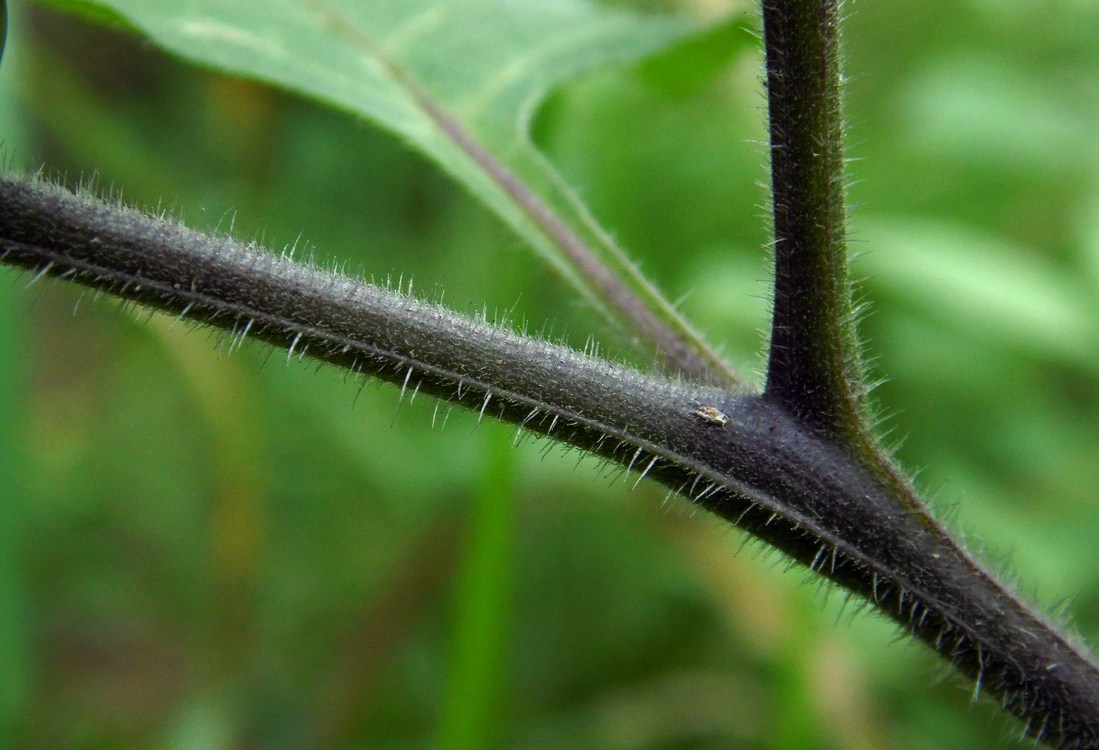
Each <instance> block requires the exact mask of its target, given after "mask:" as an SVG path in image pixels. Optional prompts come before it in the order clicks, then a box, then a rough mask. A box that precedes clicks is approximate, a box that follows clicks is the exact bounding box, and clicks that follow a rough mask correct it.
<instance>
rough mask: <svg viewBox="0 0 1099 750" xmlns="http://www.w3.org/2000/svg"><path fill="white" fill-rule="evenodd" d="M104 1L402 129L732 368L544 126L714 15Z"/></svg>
mask: <svg viewBox="0 0 1099 750" xmlns="http://www.w3.org/2000/svg"><path fill="white" fill-rule="evenodd" d="M68 1H69V2H71V0H68ZM87 2H92V0H87ZM84 4H85V0H81V5H84ZM94 4H95V5H97V6H98V7H100V8H103V9H107V10H110V11H112V12H114V13H117V14H118V15H120V16H122V17H123V18H125V19H126V21H127V22H128V23H130V24H132V25H133V26H134V27H135V28H137V29H138V30H139V31H140V32H141V33H143V34H144V35H146V36H148V38H149V39H151V40H152V41H153V42H155V43H156V44H158V45H160V46H161V47H163V48H165V49H166V50H168V51H170V52H172V53H174V54H176V55H178V56H180V57H183V58H186V59H189V60H192V61H194V62H196V63H199V64H201V65H205V66H209V67H212V68H215V69H218V70H221V71H225V72H228V73H232V74H236V75H241V76H246V77H249V78H255V79H258V80H261V81H265V82H268V83H271V84H273V85H276V86H281V87H284V88H287V89H289V90H292V91H295V92H298V93H300V94H303V95H305V96H309V97H313V98H316V99H318V100H321V101H323V102H326V103H328V104H331V105H333V106H335V107H338V108H342V109H345V110H347V111H348V112H351V113H354V114H356V115H359V116H361V117H364V118H366V119H369V120H371V121H372V122H374V123H376V124H377V125H379V126H381V127H383V128H386V129H388V130H390V131H392V132H393V133H395V134H397V135H398V136H400V137H401V138H403V139H404V140H405V141H407V142H408V143H409V144H410V145H411V146H412V147H414V148H415V149H417V150H419V151H420V152H422V153H423V154H425V155H426V156H428V157H429V158H431V159H432V160H433V161H435V162H436V163H438V164H439V165H440V166H441V167H442V168H443V169H444V170H446V171H447V172H448V173H449V174H450V175H451V176H453V177H454V178H455V179H456V180H457V181H458V182H459V183H461V184H462V185H463V186H465V187H466V188H467V189H468V190H469V191H470V192H472V193H473V194H474V195H476V196H477V197H478V198H479V199H480V200H481V201H483V202H484V203H485V205H487V206H488V207H489V208H490V209H491V210H492V211H494V212H495V213H496V214H497V215H498V216H500V217H501V218H502V219H503V220H504V221H505V222H506V223H507V224H508V225H510V226H511V227H512V228H513V229H514V230H515V231H516V232H517V233H518V234H519V235H520V236H522V237H523V238H524V239H525V240H526V241H527V242H528V243H529V245H530V246H531V247H532V248H533V249H534V250H536V251H537V252H538V253H539V254H540V255H542V256H543V257H544V258H545V259H546V260H548V261H549V262H550V263H551V264H552V265H553V266H554V267H555V268H556V269H557V270H558V271H559V272H560V273H561V274H562V275H563V276H564V277H565V278H567V279H568V280H569V281H570V282H572V283H573V284H574V285H575V286H576V287H577V288H578V289H579V290H580V291H581V292H582V293H583V294H584V296H585V297H586V298H587V299H588V300H589V301H590V302H592V303H593V304H594V305H595V306H596V307H598V308H599V309H601V310H602V311H603V312H604V313H606V314H607V315H608V317H610V319H611V320H612V321H615V322H617V323H618V324H619V325H620V326H622V327H624V328H626V329H627V330H632V332H634V333H637V332H639V331H638V329H639V328H642V329H643V328H644V327H645V326H644V325H643V324H641V325H639V324H638V323H637V320H638V318H637V316H636V315H631V314H630V313H629V312H628V311H625V310H624V309H623V308H624V306H623V305H616V303H615V302H613V301H611V302H608V298H609V297H613V295H609V294H608V293H607V291H606V289H603V288H600V285H599V282H598V280H597V277H598V276H599V269H598V267H596V270H595V272H594V273H592V271H591V268H590V266H591V264H588V265H589V269H588V270H586V271H585V270H584V269H583V268H581V266H583V265H584V263H585V261H584V260H583V259H579V260H578V258H577V254H576V253H575V252H572V251H570V250H568V249H567V248H568V245H569V242H568V239H567V237H566V235H569V236H571V237H573V238H574V239H576V240H579V244H580V245H585V246H587V247H588V248H590V250H591V251H592V252H593V253H594V256H595V258H596V259H598V261H599V263H601V264H602V265H603V266H604V267H607V268H609V269H610V270H611V271H612V272H613V274H614V275H615V276H617V277H618V278H619V279H621V280H622V281H623V282H624V283H625V285H626V287H627V288H629V289H630V290H632V292H633V293H634V295H635V296H636V297H638V298H639V299H640V300H641V306H643V307H644V308H645V309H647V310H648V311H649V313H650V314H651V315H653V316H655V318H656V320H658V321H661V322H662V323H663V324H664V325H665V326H666V327H667V328H669V329H670V330H671V331H673V332H674V335H675V336H678V338H679V340H681V341H685V342H688V343H687V346H688V348H691V349H693V350H695V351H696V352H701V353H702V355H701V358H702V359H703V360H704V361H706V362H707V363H708V366H709V367H710V368H711V369H713V370H718V371H726V372H728V368H727V367H726V366H725V365H724V364H723V363H721V362H720V360H719V359H718V358H717V357H716V355H713V354H711V353H709V350H708V349H707V347H706V346H705V345H704V344H703V343H702V341H701V339H700V338H699V337H697V336H696V335H695V334H694V333H693V332H692V331H691V330H690V329H689V328H688V326H687V324H686V323H685V322H684V321H682V320H681V319H680V318H679V316H678V314H677V313H676V312H675V311H674V310H673V309H672V307H671V305H670V304H669V303H668V302H667V301H666V300H664V299H663V297H662V296H661V295H660V294H659V293H658V292H657V291H656V290H655V289H654V288H653V287H652V286H651V285H650V284H648V283H647V282H646V281H645V279H644V278H643V277H642V276H641V275H640V273H639V272H638V271H637V270H636V269H635V268H634V267H633V265H632V264H631V263H630V262H629V260H628V259H626V257H625V256H624V255H623V254H622V252H621V251H620V250H619V249H618V248H617V247H616V246H615V245H614V243H613V241H612V240H611V239H610V238H609V236H608V235H607V233H606V232H604V231H603V230H601V229H600V228H599V227H598V226H597V225H596V223H595V221H594V219H593V218H592V217H591V216H590V215H589V213H588V212H587V210H586V209H585V208H584V206H583V205H582V203H581V202H580V201H579V200H578V199H577V198H576V196H575V195H574V194H573V193H572V192H571V191H570V190H569V188H568V187H567V186H565V185H564V183H563V181H562V180H561V178H560V177H559V176H558V174H557V173H556V171H555V170H554V169H553V168H552V166H550V165H549V164H548V162H547V161H546V160H545V159H544V158H543V157H542V155H541V154H540V153H539V152H538V151H537V150H536V149H535V148H534V146H533V144H532V143H531V141H530V139H529V137H528V132H529V127H530V122H531V118H532V116H533V113H534V111H535V108H536V105H537V103H538V102H539V101H541V99H542V98H543V97H544V96H545V94H546V93H547V92H548V91H549V90H550V89H552V88H553V87H554V86H557V85H559V84H560V83H561V82H562V81H564V80H566V79H568V78H570V77H574V76H576V75H578V74H580V73H582V72H584V71H587V70H590V69H592V68H595V67H597V66H601V65H608V64H612V63H622V62H628V61H635V60H638V59H640V58H643V57H645V56H648V55H651V54H653V53H655V52H657V51H659V50H662V49H665V48H668V47H669V46H670V45H672V44H674V43H676V42H677V41H679V40H682V39H685V38H687V37H689V35H691V34H692V33H696V32H699V31H702V30H704V29H705V28H706V25H705V24H704V23H702V22H700V21H696V20H689V19H686V18H679V17H675V16H670V15H665V14H658V13H641V12H638V11H635V10H630V9H627V8H621V7H606V6H600V5H597V4H594V3H592V2H590V1H589V0H553V1H552V2H526V1H520V0H462V1H461V2H441V1H440V0H371V2H353V1H352V0H253V2H240V1H239V0H192V2H187V3H150V2H148V1H147V0H94ZM182 105H183V103H181V106H182ZM348 158H349V159H354V158H360V157H359V156H358V155H356V154H348ZM525 191H529V193H527V192H525ZM524 195H526V196H528V197H533V200H534V203H536V204H538V205H539V206H541V208H542V209H543V210H544V209H548V212H545V213H543V212H540V210H539V208H538V206H535V205H532V203H531V201H530V200H527V199H526V198H525V197H524ZM628 307H629V305H626V306H625V308H628ZM616 308H617V309H616ZM640 332H641V333H642V335H643V337H644V336H646V335H647V334H646V332H645V331H640ZM649 338H650V343H652V342H655V341H658V338H653V337H652V336H649ZM665 348H666V349H667V347H665ZM729 376H730V377H732V376H731V374H730V375H729Z"/></svg>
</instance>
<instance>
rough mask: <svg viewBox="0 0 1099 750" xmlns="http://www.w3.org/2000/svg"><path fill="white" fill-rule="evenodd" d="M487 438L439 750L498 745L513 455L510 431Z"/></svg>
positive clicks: (500, 429) (497, 429)
mask: <svg viewBox="0 0 1099 750" xmlns="http://www.w3.org/2000/svg"><path fill="white" fill-rule="evenodd" d="M482 430H483V432H482V436H481V437H482V439H483V440H486V441H487V443H488V444H487V446H486V451H485V467H484V473H483V476H482V479H481V487H480V491H479V492H478V493H477V496H476V497H475V498H474V502H473V507H472V508H471V509H470V517H469V527H468V530H467V534H466V541H465V551H464V555H463V560H462V568H461V571H460V572H459V575H458V579H457V587H456V589H457V590H456V597H455V600H456V610H455V614H454V633H453V636H452V637H451V644H452V646H451V656H450V669H449V674H448V676H447V685H446V700H445V703H444V708H443V716H442V722H441V727H440V731H439V742H438V747H439V749H440V750H478V748H484V749H485V750H488V749H489V748H493V747H499V746H500V741H501V739H502V738H501V737H500V736H499V734H500V722H501V719H502V718H503V712H504V702H505V697H504V680H505V677H506V674H505V668H506V665H507V663H508V660H507V655H508V647H509V645H510V644H509V639H508V631H509V629H510V624H511V621H512V617H513V614H512V609H513V604H512V577H513V573H512V571H513V570H514V567H515V562H514V558H515V506H516V504H515V500H516V493H515V478H514V473H515V451H514V450H512V430H510V429H507V428H505V427H504V426H503V425H492V426H491V429H489V428H488V427H487V426H485V427H482Z"/></svg>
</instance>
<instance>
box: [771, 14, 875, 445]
mask: <svg viewBox="0 0 1099 750" xmlns="http://www.w3.org/2000/svg"><path fill="white" fill-rule="evenodd" d="M838 24H839V10H838V2H837V0H765V2H764V4H763V34H764V41H765V45H766V53H767V92H768V105H769V107H768V108H769V116H770V131H771V182H772V195H773V203H774V231H775V295H774V313H773V320H772V329H771V351H770V360H769V365H768V373H767V390H766V392H767V395H768V396H770V397H772V398H774V399H775V400H777V401H778V402H780V403H781V404H782V405H783V406H785V407H786V408H787V409H788V410H789V411H791V412H792V413H793V414H794V416H795V417H797V418H798V419H799V420H800V421H802V422H803V423H805V424H807V425H809V426H810V427H813V428H815V429H818V430H820V431H822V432H824V433H826V434H828V435H831V436H833V437H835V438H838V439H841V440H846V439H849V438H851V437H852V436H853V435H854V434H856V433H857V431H858V426H859V424H860V410H861V401H862V393H861V391H862V386H861V372H860V368H859V364H858V347H857V343H856V340H855V335H854V324H853V320H852V318H853V314H852V305H851V295H850V285H849V282H848V279H847V260H846V236H845V229H844V224H845V219H846V215H845V209H844V200H843V192H844V188H843V164H844V160H843V145H842V141H843V126H842V122H841V115H840V90H839V87H840V73H839V38H838V36H839V35H838Z"/></svg>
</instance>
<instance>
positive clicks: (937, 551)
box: [0, 176, 1099, 748]
mask: <svg viewBox="0 0 1099 750" xmlns="http://www.w3.org/2000/svg"><path fill="white" fill-rule="evenodd" d="M0 260H2V261H3V262H5V263H7V264H9V265H13V266H17V267H20V268H24V269H29V270H30V271H31V272H32V273H33V274H34V276H33V277H32V281H34V280H37V279H39V278H43V277H56V278H65V279H69V280H71V281H73V282H75V283H78V284H83V285H85V286H89V287H92V288H94V289H96V290H97V291H103V292H107V293H110V294H113V295H116V296H119V297H122V298H123V299H127V300H132V301H134V302H138V303H141V304H144V305H148V306H151V307H154V308H157V309H160V310H163V311H166V312H168V313H170V314H173V315H176V316H179V317H182V318H186V319H189V320H193V321H196V322H201V323H205V324H209V325H212V326H216V327H219V328H221V329H223V330H225V331H227V332H228V335H229V337H230V348H232V346H234V345H236V344H237V343H239V341H240V340H242V339H243V338H244V337H246V336H247V337H253V338H259V339H262V340H264V341H267V342H269V343H271V344H273V345H276V346H280V347H283V348H285V349H287V350H288V352H289V355H290V356H293V355H298V356H310V357H315V358H318V359H320V360H323V361H326V362H330V363H332V364H335V365H338V366H341V367H344V368H347V369H349V370H351V371H353V372H356V373H362V374H364V375H369V376H372V377H378V378H381V379H384V380H387V381H389V382H391V383H394V384H395V385H397V386H398V387H399V388H400V389H401V393H402V396H404V395H411V396H414V395H415V394H417V393H420V392H422V393H426V394H431V395H434V396H437V397H440V398H443V399H446V400H448V401H451V402H453V403H458V404H461V405H462V406H465V407H468V408H470V409H472V410H474V411H477V412H479V413H480V414H481V415H482V416H484V415H487V416H491V417H494V418H497V419H501V420H504V421H507V422H511V423H513V424H516V425H518V426H519V427H520V428H521V429H526V430H529V431H531V432H535V433H539V434H542V435H548V436H550V437H552V438H553V439H555V440H559V441H561V442H564V443H568V444H570V445H574V446H577V447H579V448H581V449H583V450H587V451H591V452H593V453H595V454H597V455H600V456H603V457H604V458H606V459H608V460H609V461H612V462H615V463H617V464H619V465H621V466H623V467H626V469H627V470H634V471H637V472H639V473H640V474H641V476H642V477H644V476H648V477H651V478H654V479H656V480H658V481H660V482H662V483H664V484H665V485H667V486H668V487H670V488H672V489H673V490H675V491H677V492H679V493H681V494H683V495H685V496H686V497H688V498H690V499H691V500H692V501H694V502H695V503H697V504H698V505H700V506H701V507H704V508H706V509H707V510H709V511H712V512H713V513H716V514H717V515H719V516H721V517H723V518H725V519H728V520H729V521H730V522H732V523H734V524H735V525H737V526H739V527H740V528H742V529H744V530H746V531H748V532H749V533H751V534H754V535H755V536H756V537H758V538H760V539H762V540H763V541H765V542H766V543H768V544H770V545H772V546H774V547H777V548H778V549H780V550H782V551H783V552H785V553H787V554H788V555H790V556H791V557H792V558H793V559H795V560H797V561H799V562H801V563H802V564H804V565H806V566H807V567H809V568H810V569H811V570H813V571H815V572H817V573H819V574H820V575H822V576H823V577H825V578H826V579H829V580H831V581H834V582H835V583H837V584H839V585H841V586H843V587H845V588H847V589H848V590H850V591H852V592H854V593H856V594H858V595H859V596H861V597H863V598H864V599H865V600H866V601H867V602H868V603H870V604H871V605H872V606H873V607H874V608H876V609H877V611H879V612H880V613H881V614H884V615H886V616H887V617H889V618H891V619H892V620H894V621H896V622H897V623H899V624H900V625H901V627H902V628H903V629H904V630H905V631H907V632H909V633H911V635H913V636H914V637H916V638H918V639H920V640H922V641H923V642H925V643H927V644H928V645H930V646H931V647H932V648H933V649H935V650H936V651H937V652H938V653H940V654H941V655H942V656H944V657H945V658H946V659H948V660H949V661H951V662H952V663H953V664H954V665H955V666H956V667H957V668H958V669H959V670H960V671H961V672H962V673H964V674H966V675H968V676H969V677H970V678H972V679H973V680H974V681H975V683H976V685H977V691H978V692H981V691H983V692H984V693H986V694H989V695H992V696H995V697H996V698H997V699H998V700H999V701H1000V703H1001V704H1002V706H1003V707H1004V709H1005V710H1007V711H1009V712H1011V713H1013V714H1015V715H1017V716H1019V717H1021V718H1022V719H1023V720H1024V721H1025V722H1026V723H1027V728H1026V731H1027V732H1028V733H1029V734H1031V735H1032V736H1034V737H1036V738H1038V739H1040V740H1043V741H1046V742H1049V743H1051V744H1054V745H1061V746H1065V747H1074V748H1094V747H1099V669H1097V667H1096V666H1095V664H1094V663H1093V662H1092V661H1091V659H1090V657H1089V656H1088V655H1087V654H1086V652H1085V651H1084V649H1083V648H1081V647H1079V646H1077V645H1075V644H1073V643H1072V642H1071V641H1070V640H1069V639H1067V638H1066V637H1065V636H1063V635H1062V634H1061V633H1060V632H1058V630H1057V628H1056V627H1055V626H1054V625H1052V624H1051V623H1050V622H1049V621H1047V620H1046V619H1045V618H1043V617H1042V616H1041V615H1040V614H1038V613H1036V612H1035V611H1033V610H1032V609H1030V608H1029V607H1028V606H1027V605H1025V604H1024V603H1023V602H1021V601H1020V600H1019V599H1018V598H1017V597H1016V596H1015V595H1014V594H1013V593H1012V592H1011V591H1010V590H1009V589H1008V588H1007V587H1005V586H1004V585H1003V584H1001V583H1000V582H999V581H997V580H996V579H995V578H994V577H993V576H992V575H990V574H989V573H987V572H986V571H985V570H984V569H982V568H981V567H980V566H979V565H978V564H977V563H976V562H975V561H974V560H973V559H972V558H970V557H969V556H968V555H967V554H966V553H965V552H964V551H963V550H962V549H961V548H960V546H959V545H958V544H957V543H955V542H954V541H953V540H952V539H951V537H950V536H949V535H948V534H947V532H946V531H945V530H944V529H943V528H942V527H941V526H939V525H938V524H937V523H936V522H935V521H934V520H933V519H931V518H930V516H929V515H927V514H926V513H916V512H913V509H912V505H911V503H912V502H913V500H912V499H911V498H909V497H907V496H898V494H897V492H896V490H895V487H894V486H893V484H892V483H891V482H890V481H887V480H885V479H883V478H882V476H881V474H880V473H879V472H876V471H873V470H871V469H870V468H868V467H867V466H866V465H865V463H864V462H863V461H861V460H857V459H855V458H852V456H851V454H850V452H849V451H848V450H847V449H846V447H844V446H842V445H838V444H837V443H836V442H835V441H833V440H831V439H829V438H828V437H827V436H826V435H824V434H822V432H821V430H820V429H818V427H817V426H815V425H806V424H804V423H803V422H802V421H800V420H799V419H797V418H795V417H794V416H793V415H792V414H791V413H790V410H789V408H788V407H787V405H786V404H784V403H781V402H779V401H778V400H776V399H775V398H774V397H772V396H770V395H767V394H764V395H754V394H737V393H730V392H727V391H723V390H721V389H717V388H712V387H705V386H700V385H696V384H691V383H688V382H684V381H680V380H669V379H666V378H661V377H653V376H650V375H645V374H642V373H640V372H637V371H635V370H633V369H631V368H628V367H624V366H619V365H615V364H612V363H609V362H605V361H602V360H598V359H594V358H590V357H586V356H583V355H580V354H578V353H576V352H573V351H571V350H569V349H566V348H564V347H560V346H556V345H553V344H549V343H547V342H543V341H538V340H534V339H529V338H525V337H522V336H519V335H516V334H514V333H512V332H510V331H507V330H504V329H501V328H498V327H494V326H491V325H489V324H487V323H484V322H480V321H474V320H469V319H467V318H463V317H461V316H459V315H456V314H454V313H452V312H450V311H447V310H445V309H443V308H441V307H438V306H435V305H430V304H427V303H424V302H421V301H418V300H415V299H411V298H409V297H406V296H402V295H400V294H397V293H394V292H391V291H388V290H385V289H380V288H378V287H374V286H371V285H367V284H362V283H359V282H355V281H353V280H351V279H348V278H345V277H342V276H339V275H336V274H332V273H327V272H324V271H322V270H319V269H317V268H314V267H309V266H302V265H300V264H297V263H295V262H293V261H292V260H291V259H289V258H287V257H278V256H274V255H271V254H268V253H265V252H263V251H261V250H260V249H258V248H256V247H254V246H244V245H241V244H239V243H236V242H234V241H232V240H230V239H226V238H218V237H209V236H205V235H202V234H200V233H198V232H194V231H191V230H188V229H186V228H184V227H181V226H179V225H178V224H175V223H174V222H170V221H165V220H161V219H153V218H150V217H147V216H144V215H142V214H140V213H138V212H136V211H133V210H129V209H124V208H121V207H119V206H117V205H110V204H106V203H101V202H98V201H95V200H93V199H92V198H90V197H89V196H87V195H76V194H72V193H69V192H67V191H64V190H62V189H60V188H57V187H55V186H52V185H48V184H44V183H40V182H34V181H26V180H23V179H19V178H11V177H7V176H3V177H0ZM921 507H922V506H921Z"/></svg>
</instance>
